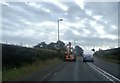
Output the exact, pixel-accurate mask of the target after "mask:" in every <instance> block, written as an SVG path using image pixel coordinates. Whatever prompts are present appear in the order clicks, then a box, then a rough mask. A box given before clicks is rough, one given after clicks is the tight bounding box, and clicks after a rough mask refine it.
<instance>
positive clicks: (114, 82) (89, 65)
mask: <svg viewBox="0 0 120 83" xmlns="http://www.w3.org/2000/svg"><path fill="white" fill-rule="evenodd" d="M87 64H88V65H89V66H91V67H92V68H94V69H95V70H96V71H98V72H99V73H100V74H102V75H103V76H105V77H106V78H107V79H109V80H110V81H112V82H113V83H115V82H114V81H113V80H112V79H110V78H109V77H108V76H106V75H105V74H104V73H102V72H101V71H99V70H98V69H96V68H95V67H94V66H92V65H91V64H90V63H87Z"/></svg>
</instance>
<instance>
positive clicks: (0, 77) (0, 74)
mask: <svg viewBox="0 0 120 83" xmlns="http://www.w3.org/2000/svg"><path fill="white" fill-rule="evenodd" d="M1 81H2V72H1V71H0V82H1Z"/></svg>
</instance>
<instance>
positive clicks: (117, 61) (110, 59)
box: [96, 57, 120, 64]
mask: <svg viewBox="0 0 120 83" xmlns="http://www.w3.org/2000/svg"><path fill="white" fill-rule="evenodd" d="M96 58H98V59H101V60H104V61H108V62H113V63H117V64H120V60H119V59H118V58H111V57H96Z"/></svg>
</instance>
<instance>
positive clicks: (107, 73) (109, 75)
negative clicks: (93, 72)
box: [91, 63, 120, 81]
mask: <svg viewBox="0 0 120 83" xmlns="http://www.w3.org/2000/svg"><path fill="white" fill-rule="evenodd" d="M91 65H93V66H95V65H94V64H92V63H91ZM95 67H96V68H98V69H99V70H101V71H102V72H104V73H105V74H107V75H109V76H111V77H112V78H114V79H116V80H117V81H120V79H118V78H116V77H115V76H113V75H111V74H109V73H108V72H106V71H104V70H102V69H100V68H99V67H97V66H95Z"/></svg>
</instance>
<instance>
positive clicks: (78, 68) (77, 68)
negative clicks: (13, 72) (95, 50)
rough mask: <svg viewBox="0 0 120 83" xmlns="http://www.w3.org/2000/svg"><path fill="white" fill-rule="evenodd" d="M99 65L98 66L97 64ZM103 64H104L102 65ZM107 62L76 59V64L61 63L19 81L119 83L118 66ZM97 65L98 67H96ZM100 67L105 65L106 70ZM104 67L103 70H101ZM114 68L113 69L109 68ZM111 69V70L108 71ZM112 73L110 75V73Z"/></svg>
mask: <svg viewBox="0 0 120 83" xmlns="http://www.w3.org/2000/svg"><path fill="white" fill-rule="evenodd" d="M98 63H99V64H98ZM103 63H105V64H103ZM107 64H108V63H107V62H100V60H98V59H95V62H94V63H90V62H82V58H80V57H78V58H77V61H76V62H63V63H61V64H58V65H53V66H52V67H49V68H46V69H43V70H42V71H40V72H38V71H37V72H36V73H33V74H31V75H28V76H26V77H24V78H23V79H20V80H22V81H111V82H113V83H116V82H120V79H119V76H118V75H117V74H118V66H114V64H110V63H109V64H110V66H108V65H109V64H108V65H107ZM98 65H99V66H98ZM102 65H104V66H105V65H106V67H107V69H108V67H109V69H108V70H106V68H105V67H104V66H102ZM102 67H104V68H102ZM111 67H114V68H111ZM110 69H111V70H110ZM109 71H110V72H109ZM111 71H112V73H111Z"/></svg>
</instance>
